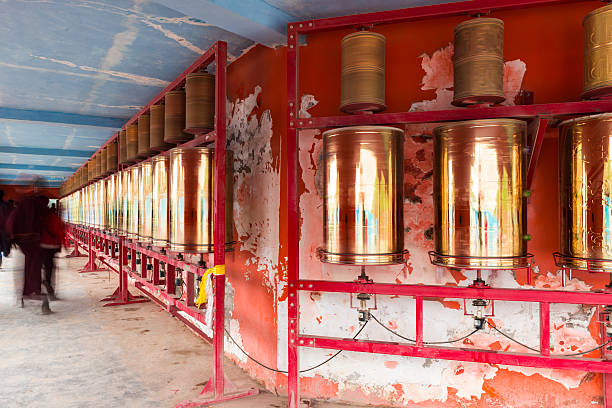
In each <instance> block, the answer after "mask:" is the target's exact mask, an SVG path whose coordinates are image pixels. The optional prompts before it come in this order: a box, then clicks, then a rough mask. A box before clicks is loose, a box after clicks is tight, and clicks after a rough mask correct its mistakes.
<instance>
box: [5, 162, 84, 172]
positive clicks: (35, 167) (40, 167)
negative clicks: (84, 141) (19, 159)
mask: <svg viewBox="0 0 612 408" xmlns="http://www.w3.org/2000/svg"><path fill="white" fill-rule="evenodd" d="M0 169H12V170H40V171H60V172H69V173H71V172H73V171H74V170H76V167H65V166H46V165H39V164H15V163H0Z"/></svg>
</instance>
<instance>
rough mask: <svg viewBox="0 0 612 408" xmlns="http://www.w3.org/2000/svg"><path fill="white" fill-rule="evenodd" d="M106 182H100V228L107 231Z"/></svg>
mask: <svg viewBox="0 0 612 408" xmlns="http://www.w3.org/2000/svg"><path fill="white" fill-rule="evenodd" d="M106 184H107V183H106V180H100V181H98V228H100V229H103V230H107V229H108V224H107V220H106V199H107V196H106Z"/></svg>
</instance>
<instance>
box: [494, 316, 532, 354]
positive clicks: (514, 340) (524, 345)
mask: <svg viewBox="0 0 612 408" xmlns="http://www.w3.org/2000/svg"><path fill="white" fill-rule="evenodd" d="M487 324H488V325H489V327H490V328H492V329H493V330H495V331H496V332H498V333H499V334H501V335H502V336H504V337H505V338H507V339H508V340H510V341H513V342H515V343H516V344H520V345H521V346H523V347H525V348H527V349H529V350H531V351H535V352H536V353H539V352H540V350H538V349H535V348H533V347H529V346H528V345H526V344H523V343H521V342H520V341H518V340H516V339H514V338H512V337H510V336H509V335H507V334H506V333H504V332H503V331H501V330H499V329H498V328H497V327H495V326H493V325H492V324H491V323H489V321H488V320H487Z"/></svg>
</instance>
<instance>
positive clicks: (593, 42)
mask: <svg viewBox="0 0 612 408" xmlns="http://www.w3.org/2000/svg"><path fill="white" fill-rule="evenodd" d="M582 25H583V27H584V89H583V91H582V97H583V98H584V99H589V98H600V97H604V96H609V95H610V94H612V5H607V6H604V7H600V8H598V9H596V10H594V11H592V12H590V13H589V14H587V16H586V17H585V18H584V20H583V22H582Z"/></svg>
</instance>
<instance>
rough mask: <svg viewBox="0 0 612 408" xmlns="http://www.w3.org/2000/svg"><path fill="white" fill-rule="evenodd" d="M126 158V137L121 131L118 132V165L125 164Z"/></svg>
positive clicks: (123, 131)
mask: <svg viewBox="0 0 612 408" xmlns="http://www.w3.org/2000/svg"><path fill="white" fill-rule="evenodd" d="M127 157H128V156H127V135H126V132H125V130H122V131H121V132H119V164H124V163H127V162H128V159H127Z"/></svg>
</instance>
